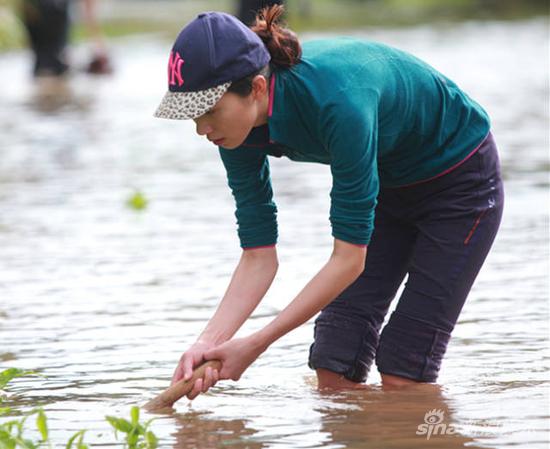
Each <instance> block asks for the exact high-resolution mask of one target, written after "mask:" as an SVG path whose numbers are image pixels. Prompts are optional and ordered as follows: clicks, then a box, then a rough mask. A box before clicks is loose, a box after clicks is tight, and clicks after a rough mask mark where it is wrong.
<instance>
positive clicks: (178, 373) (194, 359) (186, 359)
mask: <svg viewBox="0 0 550 449" xmlns="http://www.w3.org/2000/svg"><path fill="white" fill-rule="evenodd" d="M215 346H216V344H214V343H210V342H208V341H203V340H197V341H196V342H195V343H194V344H193V345H192V346H191V347H190V348H189V349H188V350H187V351H185V352H184V353H183V354H182V356H181V358H180V361H179V363H178V366H177V367H176V370H175V371H174V375H173V376H172V385H173V384H175V383H176V382H178V381H179V380H181V379H183V380H189V379H191V377H192V376H193V368H195V367H196V366H198V365H200V364H201V363H202V362H204V358H203V355H204V353H205V352H206V351H208V350H209V349H212V348H214V347H215ZM218 380H219V372H218V370H216V369H212V368H210V367H208V368H206V371H205V374H204V379H203V378H199V379H197V380H196V381H195V385H193V389H192V390H191V391H190V392H189V393H188V394H187V395H186V396H187V398H188V399H195V398H196V397H197V396H198V395H199V394H200V393H206V392H207V391H208V389H209V388H210V387H213V386H214V385H216V382H217V381H218Z"/></svg>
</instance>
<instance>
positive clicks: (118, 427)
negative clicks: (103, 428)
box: [105, 406, 158, 449]
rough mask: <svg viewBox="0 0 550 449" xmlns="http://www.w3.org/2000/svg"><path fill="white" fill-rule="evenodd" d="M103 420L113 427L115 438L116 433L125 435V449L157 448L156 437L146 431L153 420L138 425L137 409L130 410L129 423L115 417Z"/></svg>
mask: <svg viewBox="0 0 550 449" xmlns="http://www.w3.org/2000/svg"><path fill="white" fill-rule="evenodd" d="M105 419H106V420H107V421H108V422H109V424H111V426H113V429H115V437H117V438H118V432H121V433H123V434H125V435H126V437H125V445H124V447H125V448H128V449H156V447H157V446H158V439H157V437H156V435H155V434H154V433H153V432H151V431H150V430H148V429H149V426H150V424H151V422H152V421H153V420H152V419H151V420H149V421H147V422H145V423H140V422H139V407H136V406H134V407H132V409H131V410H130V421H128V420H126V419H124V418H117V417H115V416H106V417H105Z"/></svg>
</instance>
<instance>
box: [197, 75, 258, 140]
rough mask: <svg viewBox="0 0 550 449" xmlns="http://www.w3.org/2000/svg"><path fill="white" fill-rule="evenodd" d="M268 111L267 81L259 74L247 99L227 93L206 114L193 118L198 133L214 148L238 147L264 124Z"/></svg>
mask: <svg viewBox="0 0 550 449" xmlns="http://www.w3.org/2000/svg"><path fill="white" fill-rule="evenodd" d="M267 108H268V93H267V81H266V79H265V78H264V77H263V76H261V75H258V76H256V77H255V78H254V80H253V82H252V92H251V93H250V94H249V95H248V96H247V97H241V96H239V95H237V94H235V93H233V92H226V93H225V94H224V95H223V97H222V98H221V99H220V100H219V101H218V102H217V103H216V106H214V107H213V108H212V109H211V110H210V111H209V112H207V113H206V114H204V115H201V116H200V117H199V118H196V119H194V122H195V124H196V125H197V134H199V135H201V136H206V137H207V139H208V140H210V141H211V142H213V143H214V144H215V145H218V146H222V147H224V148H227V149H234V148H237V147H238V146H240V145H241V144H242V143H243V142H244V140H245V139H246V137H247V136H248V134H249V133H250V131H251V129H252V128H253V127H255V126H260V125H262V124H264V123H267Z"/></svg>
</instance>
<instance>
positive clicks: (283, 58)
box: [227, 5, 302, 97]
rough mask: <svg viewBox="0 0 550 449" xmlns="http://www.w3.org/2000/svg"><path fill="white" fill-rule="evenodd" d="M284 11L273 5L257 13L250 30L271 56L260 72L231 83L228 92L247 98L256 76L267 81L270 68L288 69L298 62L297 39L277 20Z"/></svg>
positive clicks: (300, 48)
mask: <svg viewBox="0 0 550 449" xmlns="http://www.w3.org/2000/svg"><path fill="white" fill-rule="evenodd" d="M284 10H285V9H284V7H283V6H282V5H273V6H267V7H265V8H263V9H262V10H260V11H259V12H258V14H257V15H256V21H255V23H254V25H253V26H252V27H251V29H252V31H254V32H255V33H256V34H257V35H258V36H260V38H261V39H262V41H263V43H264V44H265V46H266V47H267V49H268V51H269V54H270V55H271V61H270V63H269V64H268V65H266V66H265V67H263V68H261V69H260V70H258V71H256V72H254V73H251V74H250V75H248V76H245V77H244V78H241V79H240V80H236V81H233V82H232V83H231V85H230V86H229V89H227V90H228V91H229V92H233V93H235V94H237V95H239V96H241V97H247V96H248V95H250V92H252V80H253V79H254V78H255V77H256V76H257V75H263V76H264V77H266V78H267V79H269V78H270V77H271V68H272V67H283V68H289V67H292V66H293V65H295V64H298V62H300V57H301V56H302V46H301V45H300V41H299V40H298V37H297V36H296V34H295V33H294V32H293V31H291V30H289V29H288V28H284V27H282V26H281V25H279V18H280V17H281V15H282V14H283V13H284Z"/></svg>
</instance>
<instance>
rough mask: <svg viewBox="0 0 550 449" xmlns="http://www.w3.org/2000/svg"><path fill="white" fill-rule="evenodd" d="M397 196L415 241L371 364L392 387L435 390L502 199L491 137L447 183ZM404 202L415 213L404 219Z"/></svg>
mask: <svg viewBox="0 0 550 449" xmlns="http://www.w3.org/2000/svg"><path fill="white" fill-rule="evenodd" d="M397 190H400V192H394V193H395V194H396V195H400V196H401V198H402V199H403V200H404V202H403V207H404V209H403V210H404V213H405V214H409V219H410V220H411V221H414V222H415V223H416V227H417V229H418V236H417V239H416V242H415V245H414V249H413V256H412V258H411V261H410V266H409V277H408V280H407V283H406V286H405V289H404V291H403V294H402V295H401V298H400V299H399V302H398V304H397V307H396V310H395V312H393V314H392V316H391V317H390V320H389V322H388V324H387V325H386V326H385V327H384V329H383V331H382V333H381V336H380V343H379V347H378V350H377V355H376V364H377V366H378V370H379V371H380V373H381V374H382V376H383V378H384V377H386V378H387V379H388V380H389V383H390V384H391V382H392V380H395V377H397V378H398V380H400V379H399V378H404V379H409V380H412V381H417V382H434V381H435V380H436V379H437V376H438V373H439V369H440V366H441V362H442V359H443V356H444V354H445V351H446V348H447V344H448V341H449V339H450V336H451V332H452V330H453V329H454V326H455V324H456V322H457V320H458V316H459V314H460V312H461V310H462V307H463V305H464V302H465V300H466V297H467V296H468V293H469V291H470V289H471V287H472V284H473V282H474V280H475V278H476V276H477V274H478V273H479V270H480V269H481V266H482V265H483V262H484V261H485V258H486V256H487V254H488V252H489V250H490V248H491V245H492V243H493V240H494V238H495V236H496V233H497V230H498V227H499V224H500V220H501V216H502V208H503V201H504V194H503V189H502V182H501V180H500V171H499V164H498V155H497V151H496V147H495V145H494V142H493V140H492V138H491V136H490V137H489V138H488V139H487V141H486V142H485V144H484V145H482V146H481V147H480V149H479V150H478V152H477V153H476V154H475V155H474V156H472V158H471V159H470V160H468V161H467V162H466V163H464V164H463V165H461V166H460V167H459V168H457V169H455V170H454V171H453V172H451V173H449V174H448V175H445V176H443V177H441V178H438V179H437V180H434V181H430V182H428V183H425V184H424V185H422V184H421V185H418V186H417V187H413V188H403V189H397ZM407 198H408V200H409V201H407ZM413 198H414V199H415V201H414V202H413V201H412V199H413ZM407 202H409V203H410V204H411V205H414V207H411V209H410V211H409V212H408V211H407V209H406V206H405V205H406V203H407ZM387 376H395V377H391V378H390V377H387Z"/></svg>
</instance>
